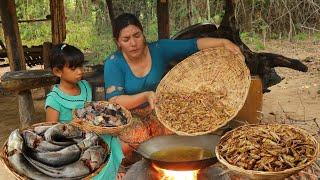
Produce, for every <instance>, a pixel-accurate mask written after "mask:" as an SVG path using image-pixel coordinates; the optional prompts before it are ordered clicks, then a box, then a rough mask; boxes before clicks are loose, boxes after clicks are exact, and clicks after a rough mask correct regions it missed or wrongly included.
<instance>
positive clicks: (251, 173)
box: [215, 123, 320, 178]
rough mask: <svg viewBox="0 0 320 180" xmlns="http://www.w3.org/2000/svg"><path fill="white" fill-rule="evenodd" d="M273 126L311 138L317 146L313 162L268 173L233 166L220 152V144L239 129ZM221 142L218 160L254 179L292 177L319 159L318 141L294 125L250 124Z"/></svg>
mask: <svg viewBox="0 0 320 180" xmlns="http://www.w3.org/2000/svg"><path fill="white" fill-rule="evenodd" d="M273 125H280V126H287V127H288V128H290V129H294V130H296V131H298V132H300V133H301V134H302V135H303V136H305V137H306V138H309V139H310V140H311V141H312V142H313V144H314V146H315V149H316V151H315V155H314V157H313V159H312V160H310V161H308V162H307V163H305V164H303V165H301V166H297V167H293V168H289V169H285V170H282V171H276V172H268V171H255V170H246V169H243V168H241V167H238V166H235V165H232V164H230V163H229V162H228V161H226V160H225V159H224V158H223V157H222V155H221V154H220V152H219V144H220V142H222V141H223V140H224V139H226V138H228V137H229V136H231V135H232V134H233V133H235V132H236V131H238V130H239V129H242V128H246V127H265V126H273ZM220 142H219V144H218V145H217V146H216V148H215V153H216V157H217V158H218V160H219V161H220V162H221V163H222V164H223V165H225V166H227V167H228V168H229V169H231V170H233V171H236V172H238V173H241V174H244V175H246V176H250V177H254V176H257V178H258V177H261V176H268V177H270V176H274V177H277V176H281V177H283V176H286V175H292V174H294V173H295V172H297V171H300V170H302V169H304V168H306V167H307V166H310V165H311V164H312V163H314V162H315V161H316V159H317V157H318V156H319V153H320V152H319V148H320V146H319V143H318V141H317V140H316V139H315V138H314V137H313V136H312V135H310V134H309V133H308V132H307V131H306V130H304V129H302V128H298V127H296V126H293V125H289V124H276V123H272V124H248V125H243V126H239V127H237V128H235V129H233V130H231V131H229V132H227V133H226V134H224V135H223V136H222V137H221V139H220Z"/></svg>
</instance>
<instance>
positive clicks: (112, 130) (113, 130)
mask: <svg viewBox="0 0 320 180" xmlns="http://www.w3.org/2000/svg"><path fill="white" fill-rule="evenodd" d="M96 102H99V103H101V104H103V105H105V106H108V105H109V104H114V103H111V102H108V101H96ZM120 107H121V110H122V111H123V112H124V114H125V117H126V118H127V124H125V125H121V126H116V127H102V126H95V125H93V124H91V123H90V122H89V121H86V120H81V119H79V118H78V117H77V115H76V111H75V110H73V111H72V115H73V120H72V122H71V123H72V124H73V125H74V126H77V127H79V128H81V129H83V130H85V131H88V132H95V133H97V134H100V135H102V134H109V135H113V136H118V135H119V133H120V132H121V131H122V130H124V129H125V128H127V127H129V126H130V125H131V124H132V115H131V113H130V111H128V110H127V109H126V108H124V107H123V106H120Z"/></svg>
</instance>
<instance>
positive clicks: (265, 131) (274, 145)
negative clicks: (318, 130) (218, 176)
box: [215, 124, 319, 179]
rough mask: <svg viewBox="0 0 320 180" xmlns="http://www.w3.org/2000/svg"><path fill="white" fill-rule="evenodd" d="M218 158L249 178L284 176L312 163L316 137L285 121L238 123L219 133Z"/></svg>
mask: <svg viewBox="0 0 320 180" xmlns="http://www.w3.org/2000/svg"><path fill="white" fill-rule="evenodd" d="M215 152H216V156H217V158H218V160H219V161H220V162H221V163H222V164H224V165H225V166H227V167H228V168H229V169H230V170H232V171H234V172H236V173H239V174H242V175H244V176H246V177H249V178H250V179H284V178H286V177H289V176H291V175H292V174H295V173H297V172H299V171H300V170H302V169H304V168H306V167H307V166H309V165H311V164H312V163H314V162H315V161H316V159H317V156H318V154H319V144H318V142H317V140H316V139H315V138H314V137H313V136H312V135H310V134H308V133H307V132H306V131H305V130H303V129H301V128H298V127H295V126H292V125H287V124H259V125H245V126H240V127H238V128H236V129H233V130H232V131H229V132H227V133H226V134H225V135H224V136H222V137H221V139H220V142H219V144H218V145H217V146H216V149H215Z"/></svg>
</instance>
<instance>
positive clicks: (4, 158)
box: [0, 122, 110, 180]
mask: <svg viewBox="0 0 320 180" xmlns="http://www.w3.org/2000/svg"><path fill="white" fill-rule="evenodd" d="M54 124H57V123H51V122H43V123H37V124H33V125H32V126H31V127H28V128H24V129H22V130H21V131H23V130H25V129H30V128H34V127H37V126H48V125H54ZM7 143H8V140H6V141H5V143H4V144H3V145H2V149H1V150H0V161H1V163H2V164H3V165H4V167H5V168H6V169H7V171H8V172H10V174H12V175H13V176H14V177H15V178H16V179H19V180H27V179H30V178H28V177H27V176H25V175H22V174H19V173H17V172H16V171H15V170H14V168H13V167H12V166H11V165H10V162H9V160H8V155H7V147H8V146H7ZM101 145H102V147H104V148H108V146H107V145H106V144H105V143H102V144H101ZM108 151H110V149H109V148H108ZM107 162H108V160H106V162H105V163H103V164H102V165H101V166H100V167H99V168H98V169H96V170H95V171H94V172H92V173H91V174H89V175H88V176H86V177H84V178H83V179H86V180H89V179H92V178H93V177H94V176H96V175H97V174H99V172H100V171H101V170H102V169H103V168H104V166H105V165H106V163H107Z"/></svg>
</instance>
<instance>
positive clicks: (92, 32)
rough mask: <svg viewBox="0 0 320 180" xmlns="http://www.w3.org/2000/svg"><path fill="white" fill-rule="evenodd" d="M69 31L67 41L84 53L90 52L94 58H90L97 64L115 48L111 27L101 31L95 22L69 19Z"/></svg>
mask: <svg viewBox="0 0 320 180" xmlns="http://www.w3.org/2000/svg"><path fill="white" fill-rule="evenodd" d="M67 32H68V36H67V39H66V42H67V43H69V44H72V45H74V46H76V47H79V48H80V49H81V50H82V51H83V52H84V53H90V54H91V55H92V56H90V58H92V59H88V60H89V61H92V62H93V63H95V64H96V63H101V62H103V60H104V59H105V58H106V57H107V56H108V55H110V54H111V53H112V52H113V51H114V50H115V44H114V42H113V38H112V32H111V28H110V27H109V28H107V29H105V30H104V32H103V33H101V32H98V31H97V30H96V29H95V27H94V26H93V22H90V21H82V22H79V23H78V22H74V21H68V23H67Z"/></svg>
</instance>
